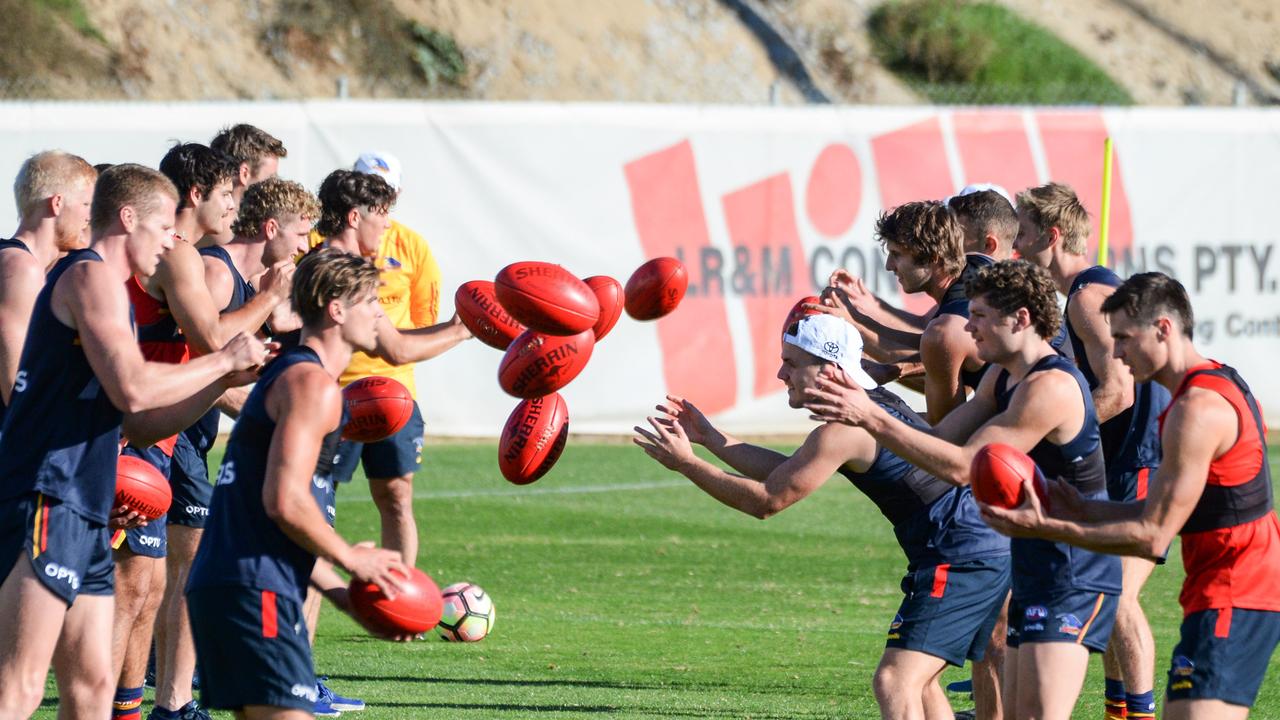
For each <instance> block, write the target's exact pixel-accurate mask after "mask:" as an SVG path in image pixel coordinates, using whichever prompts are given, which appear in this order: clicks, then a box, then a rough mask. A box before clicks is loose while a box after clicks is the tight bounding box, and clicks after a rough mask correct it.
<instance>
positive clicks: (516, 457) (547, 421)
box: [498, 393, 569, 485]
mask: <svg viewBox="0 0 1280 720" xmlns="http://www.w3.org/2000/svg"><path fill="white" fill-rule="evenodd" d="M568 438H569V406H568V405H565V402H564V398H562V397H560V394H559V393H551V394H550V395H547V396H544V397H536V398H530V399H528V400H525V401H523V402H521V403H520V404H519V405H517V406H516V409H515V410H513V411H511V416H510V417H508V418H507V424H506V426H504V427H503V428H502V439H501V441H500V442H499V445H498V469H500V470H502V477H504V478H506V479H508V480H510V481H511V482H513V483H515V484H516V485H528V484H529V483H531V482H533V481H534V480H537V479H538V478H540V477H542V476H543V475H546V474H547V471H548V470H550V469H551V466H552V465H555V464H556V460H559V459H560V452H561V451H562V450H564V443H565V441H566V440H568Z"/></svg>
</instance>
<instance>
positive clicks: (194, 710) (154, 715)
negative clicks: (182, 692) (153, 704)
mask: <svg viewBox="0 0 1280 720" xmlns="http://www.w3.org/2000/svg"><path fill="white" fill-rule="evenodd" d="M147 720H213V719H212V718H210V717H209V711H208V710H205V709H204V708H202V707H200V703H198V702H196V701H195V700H192V701H191V702H189V703H187V704H186V705H183V706H182V707H180V708H178V709H177V710H166V709H164V708H161V707H157V708H153V709H152V710H151V714H150V715H147Z"/></svg>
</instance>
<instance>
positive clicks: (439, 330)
mask: <svg viewBox="0 0 1280 720" xmlns="http://www.w3.org/2000/svg"><path fill="white" fill-rule="evenodd" d="M470 337H471V331H470V330H468V329H467V326H466V325H463V324H462V318H460V317H458V316H457V314H455V315H454V316H453V317H452V318H450V319H449V320H448V321H447V322H442V323H437V324H435V325H432V326H430V327H424V328H416V329H411V330H398V329H396V327H395V325H392V324H391V321H390V320H388V319H387V318H386V316H383V317H382V319H380V320H379V321H378V347H377V349H376V350H375V353H374V354H375V355H377V356H378V357H380V358H382V359H383V360H386V361H387V362H389V363H391V364H392V365H408V364H409V363H415V362H422V361H423V360H430V359H431V358H433V357H435V356H437V355H441V354H443V353H445V352H446V351H448V350H450V349H451V348H453V346H455V345H457V344H458V343H460V342H462V341H463V340H467V339H469V338H470Z"/></svg>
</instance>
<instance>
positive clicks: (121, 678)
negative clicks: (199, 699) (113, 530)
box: [111, 520, 164, 718]
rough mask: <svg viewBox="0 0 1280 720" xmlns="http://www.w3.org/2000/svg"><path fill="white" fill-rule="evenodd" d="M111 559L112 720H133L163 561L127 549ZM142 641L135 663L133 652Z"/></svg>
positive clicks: (161, 584) (139, 698) (157, 603)
mask: <svg viewBox="0 0 1280 720" xmlns="http://www.w3.org/2000/svg"><path fill="white" fill-rule="evenodd" d="M163 522H164V521H163V520H161V521H160V523H161V524H163ZM115 556H116V557H115V564H116V573H115V585H116V593H115V595H116V602H115V613H114V618H113V619H112V637H111V676H112V677H113V678H115V679H116V691H115V700H114V702H113V704H112V717H113V718H136V717H138V716H139V715H138V707H140V705H141V702H142V684H143V681H144V680H145V679H146V671H147V653H148V651H149V649H150V645H151V633H152V629H153V628H154V626H155V619H156V611H157V610H158V609H159V607H160V597H161V595H162V594H163V592H164V558H162V557H159V558H157V557H149V556H146V555H139V554H138V553H135V552H133V551H132V550H131V549H129V548H128V547H127V546H122V547H121V548H120V549H118V550H116V551H115ZM144 640H145V645H144V646H143V647H142V649H141V656H142V657H141V659H140V660H139V658H138V655H139V650H138V649H137V648H138V645H139V644H140V643H142V642H144Z"/></svg>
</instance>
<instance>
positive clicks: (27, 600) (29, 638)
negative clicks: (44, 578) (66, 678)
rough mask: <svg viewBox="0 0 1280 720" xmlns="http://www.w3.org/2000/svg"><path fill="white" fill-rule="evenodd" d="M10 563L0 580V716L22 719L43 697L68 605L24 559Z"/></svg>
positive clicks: (33, 709)
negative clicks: (41, 580) (41, 579)
mask: <svg viewBox="0 0 1280 720" xmlns="http://www.w3.org/2000/svg"><path fill="white" fill-rule="evenodd" d="M12 568H13V569H12V570H11V571H10V572H9V575H8V577H6V578H5V580H4V583H3V584H0V607H2V608H4V612H3V613H0V677H2V678H4V682H0V718H25V717H30V715H31V714H32V713H34V712H35V711H36V708H37V707H39V706H40V700H41V699H42V698H43V697H44V682H45V678H46V677H47V676H48V674H49V664H50V662H51V661H52V660H53V651H54V647H55V646H56V645H57V642H58V635H59V634H60V633H61V632H62V626H63V621H64V619H65V617H66V613H67V604H66V602H65V601H64V600H63V599H62V598H60V597H58V596H57V595H54V594H53V593H52V592H51V591H50V590H49V589H48V588H47V587H45V586H44V584H43V583H41V582H40V580H39V579H38V578H37V577H36V575H35V571H34V570H33V569H32V567H31V563H30V562H27V559H26V558H23V557H19V558H18V559H17V562H15V563H13V565H12Z"/></svg>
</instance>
